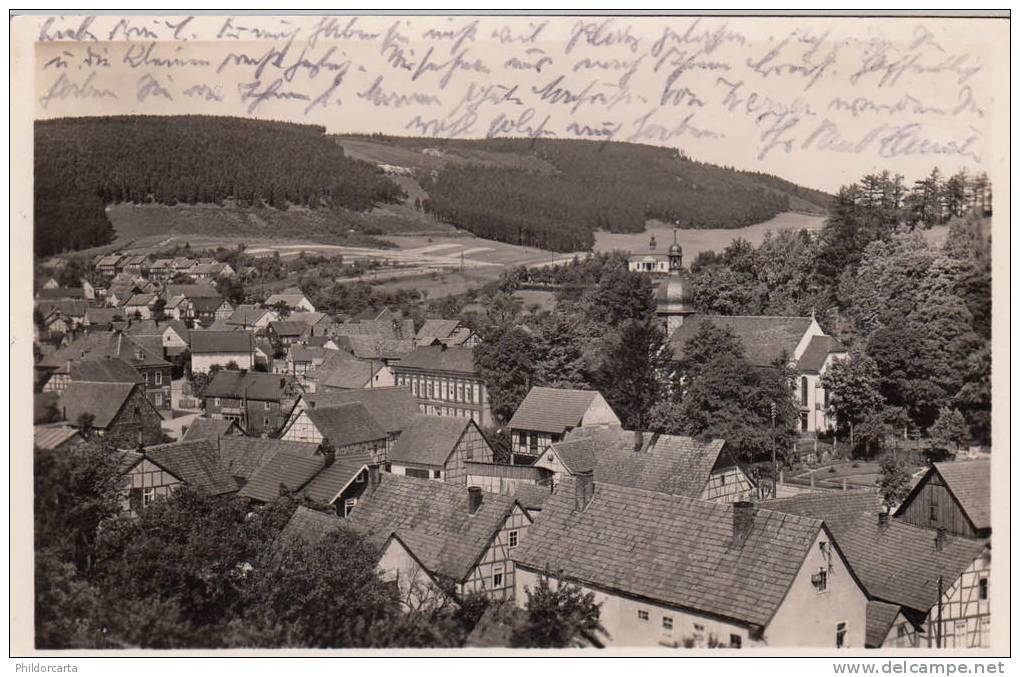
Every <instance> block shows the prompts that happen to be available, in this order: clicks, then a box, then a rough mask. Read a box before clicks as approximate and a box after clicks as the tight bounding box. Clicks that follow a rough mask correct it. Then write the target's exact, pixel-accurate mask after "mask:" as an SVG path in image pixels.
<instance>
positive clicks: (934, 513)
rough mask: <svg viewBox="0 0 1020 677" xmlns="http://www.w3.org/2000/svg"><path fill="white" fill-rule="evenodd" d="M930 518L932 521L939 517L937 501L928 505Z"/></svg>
mask: <svg viewBox="0 0 1020 677" xmlns="http://www.w3.org/2000/svg"><path fill="white" fill-rule="evenodd" d="M933 500H934V499H933ZM928 519H930V520H931V521H932V522H937V521H938V519H939V511H938V506H937V505H935V503H932V504H931V505H929V506H928Z"/></svg>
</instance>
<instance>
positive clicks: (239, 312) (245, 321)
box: [227, 304, 270, 326]
mask: <svg viewBox="0 0 1020 677" xmlns="http://www.w3.org/2000/svg"><path fill="white" fill-rule="evenodd" d="M269 312H270V311H268V310H266V309H265V308H259V307H258V306H254V305H251V304H241V305H239V306H237V307H236V308H234V312H233V313H231V314H230V317H228V318H227V324H237V325H242V326H245V325H253V324H255V323H256V322H258V321H259V320H261V319H262V317H263V316H265V315H266V314H267V313H269Z"/></svg>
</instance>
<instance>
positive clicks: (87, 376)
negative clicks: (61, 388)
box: [71, 357, 145, 383]
mask: <svg viewBox="0 0 1020 677" xmlns="http://www.w3.org/2000/svg"><path fill="white" fill-rule="evenodd" d="M71 380H72V381H92V382H95V383H143V382H144V381H145V379H143V378H142V375H141V374H139V373H138V370H137V369H135V368H134V367H132V366H131V365H129V364H128V363H127V362H125V361H124V360H121V359H119V358H116V357H95V358H90V359H86V360H79V361H77V362H72V363H71Z"/></svg>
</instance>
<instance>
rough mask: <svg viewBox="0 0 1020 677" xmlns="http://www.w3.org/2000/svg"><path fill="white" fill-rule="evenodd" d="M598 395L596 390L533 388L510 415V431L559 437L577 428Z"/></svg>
mask: <svg viewBox="0 0 1020 677" xmlns="http://www.w3.org/2000/svg"><path fill="white" fill-rule="evenodd" d="M598 396H599V392H598V391H597V390H572V389H569V388H543V387H539V386H535V387H534V388H532V389H531V390H529V391H528V395H527V397H525V398H524V401H523V402H521V404H520V406H519V407H517V411H515V412H514V415H513V418H511V419H510V428H511V429H520V430H536V431H539V432H548V433H555V434H557V435H562V434H563V433H564V432H565V431H566V430H568V429H570V428H575V427H577V426H579V425H581V419H582V418H584V414H585V412H587V411H588V408H589V407H590V406H591V405H592V403H593V402H594V401H595V398H596V397H598Z"/></svg>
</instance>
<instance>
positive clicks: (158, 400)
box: [152, 393, 163, 407]
mask: <svg viewBox="0 0 1020 677" xmlns="http://www.w3.org/2000/svg"><path fill="white" fill-rule="evenodd" d="M152 403H153V404H155V405H156V406H157V407H162V406H163V393H153V395H152Z"/></svg>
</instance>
